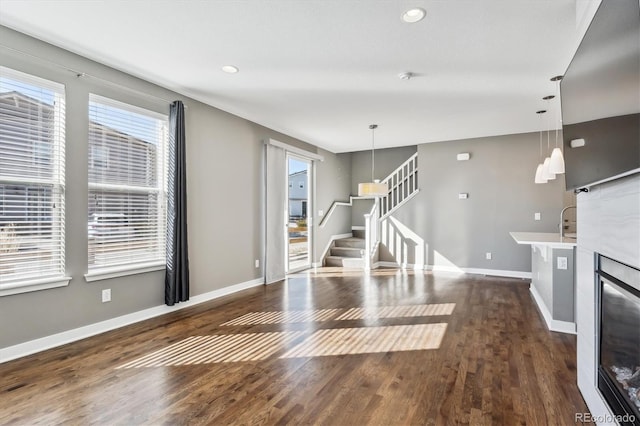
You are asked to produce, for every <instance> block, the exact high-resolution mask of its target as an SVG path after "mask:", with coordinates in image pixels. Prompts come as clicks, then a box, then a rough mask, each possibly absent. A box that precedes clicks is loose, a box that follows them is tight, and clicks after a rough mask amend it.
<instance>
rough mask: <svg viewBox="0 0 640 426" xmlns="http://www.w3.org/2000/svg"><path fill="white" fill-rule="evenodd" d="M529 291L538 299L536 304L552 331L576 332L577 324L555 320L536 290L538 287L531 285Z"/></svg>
mask: <svg viewBox="0 0 640 426" xmlns="http://www.w3.org/2000/svg"><path fill="white" fill-rule="evenodd" d="M529 291H530V292H531V295H532V296H533V299H534V300H535V301H536V305H537V306H538V310H539V311H540V313H541V314H542V318H544V322H545V323H546V324H547V328H548V329H549V330H551V331H557V332H559V333H567V334H576V324H575V323H573V322H568V321H559V320H554V319H553V317H552V316H551V312H549V308H547V305H545V303H544V301H543V300H542V297H541V296H540V294H539V293H538V291H537V290H536V288H535V287H534V286H533V285H531V286H529Z"/></svg>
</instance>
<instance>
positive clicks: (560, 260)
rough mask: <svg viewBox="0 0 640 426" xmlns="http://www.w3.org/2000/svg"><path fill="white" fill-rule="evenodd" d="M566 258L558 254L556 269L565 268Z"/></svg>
mask: <svg viewBox="0 0 640 426" xmlns="http://www.w3.org/2000/svg"><path fill="white" fill-rule="evenodd" d="M567 268H568V266H567V258H566V257H560V256H558V269H567Z"/></svg>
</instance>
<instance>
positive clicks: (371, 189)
mask: <svg viewBox="0 0 640 426" xmlns="http://www.w3.org/2000/svg"><path fill="white" fill-rule="evenodd" d="M388 192H389V187H388V186H387V184H386V183H380V180H379V179H376V180H374V181H373V182H364V183H359V184H358V196H360V197H384V196H385V195H387V193H388Z"/></svg>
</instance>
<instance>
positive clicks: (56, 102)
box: [0, 67, 68, 295]
mask: <svg viewBox="0 0 640 426" xmlns="http://www.w3.org/2000/svg"><path fill="white" fill-rule="evenodd" d="M64 113H65V108H64V86H63V85H62V84H59V83H54V82H51V81H48V80H44V79H41V78H38V77H34V76H31V75H28V74H24V73H21V72H18V71H14V70H11V69H9V68H5V67H0V295H5V294H12V293H18V292H22V291H25V290H18V289H21V288H26V287H32V286H40V287H38V288H35V287H32V288H33V289H42V288H48V287H55V286H60V285H66V284H67V283H68V279H67V278H65V277H64V273H65V265H64V204H65V203H64V143H65V135H64V128H65V117H64ZM56 282H57V283H56ZM44 283H49V284H50V285H47V286H43V285H44ZM26 291H28V290H26Z"/></svg>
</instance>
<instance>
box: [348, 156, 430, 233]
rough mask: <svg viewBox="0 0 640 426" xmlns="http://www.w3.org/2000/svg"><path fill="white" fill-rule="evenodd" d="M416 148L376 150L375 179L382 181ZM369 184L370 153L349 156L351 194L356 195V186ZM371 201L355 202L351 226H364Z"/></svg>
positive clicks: (371, 205)
mask: <svg viewBox="0 0 640 426" xmlns="http://www.w3.org/2000/svg"><path fill="white" fill-rule="evenodd" d="M416 150H417V147H416V146H415V145H413V146H403V147H400V148H386V149H376V151H375V179H380V180H382V179H384V178H386V177H387V176H389V174H390V173H391V172H393V171H394V170H395V169H397V168H398V166H400V164H402V163H404V162H405V161H407V160H408V159H409V157H411V156H412V155H413V154H415V153H416ZM362 182H371V151H358V152H353V153H352V154H351V194H352V195H358V184H359V183H362ZM372 207H373V202H372V201H371V200H355V201H354V203H353V208H352V209H351V221H352V225H353V226H364V215H365V214H367V213H369V212H370V211H371V208H372Z"/></svg>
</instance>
